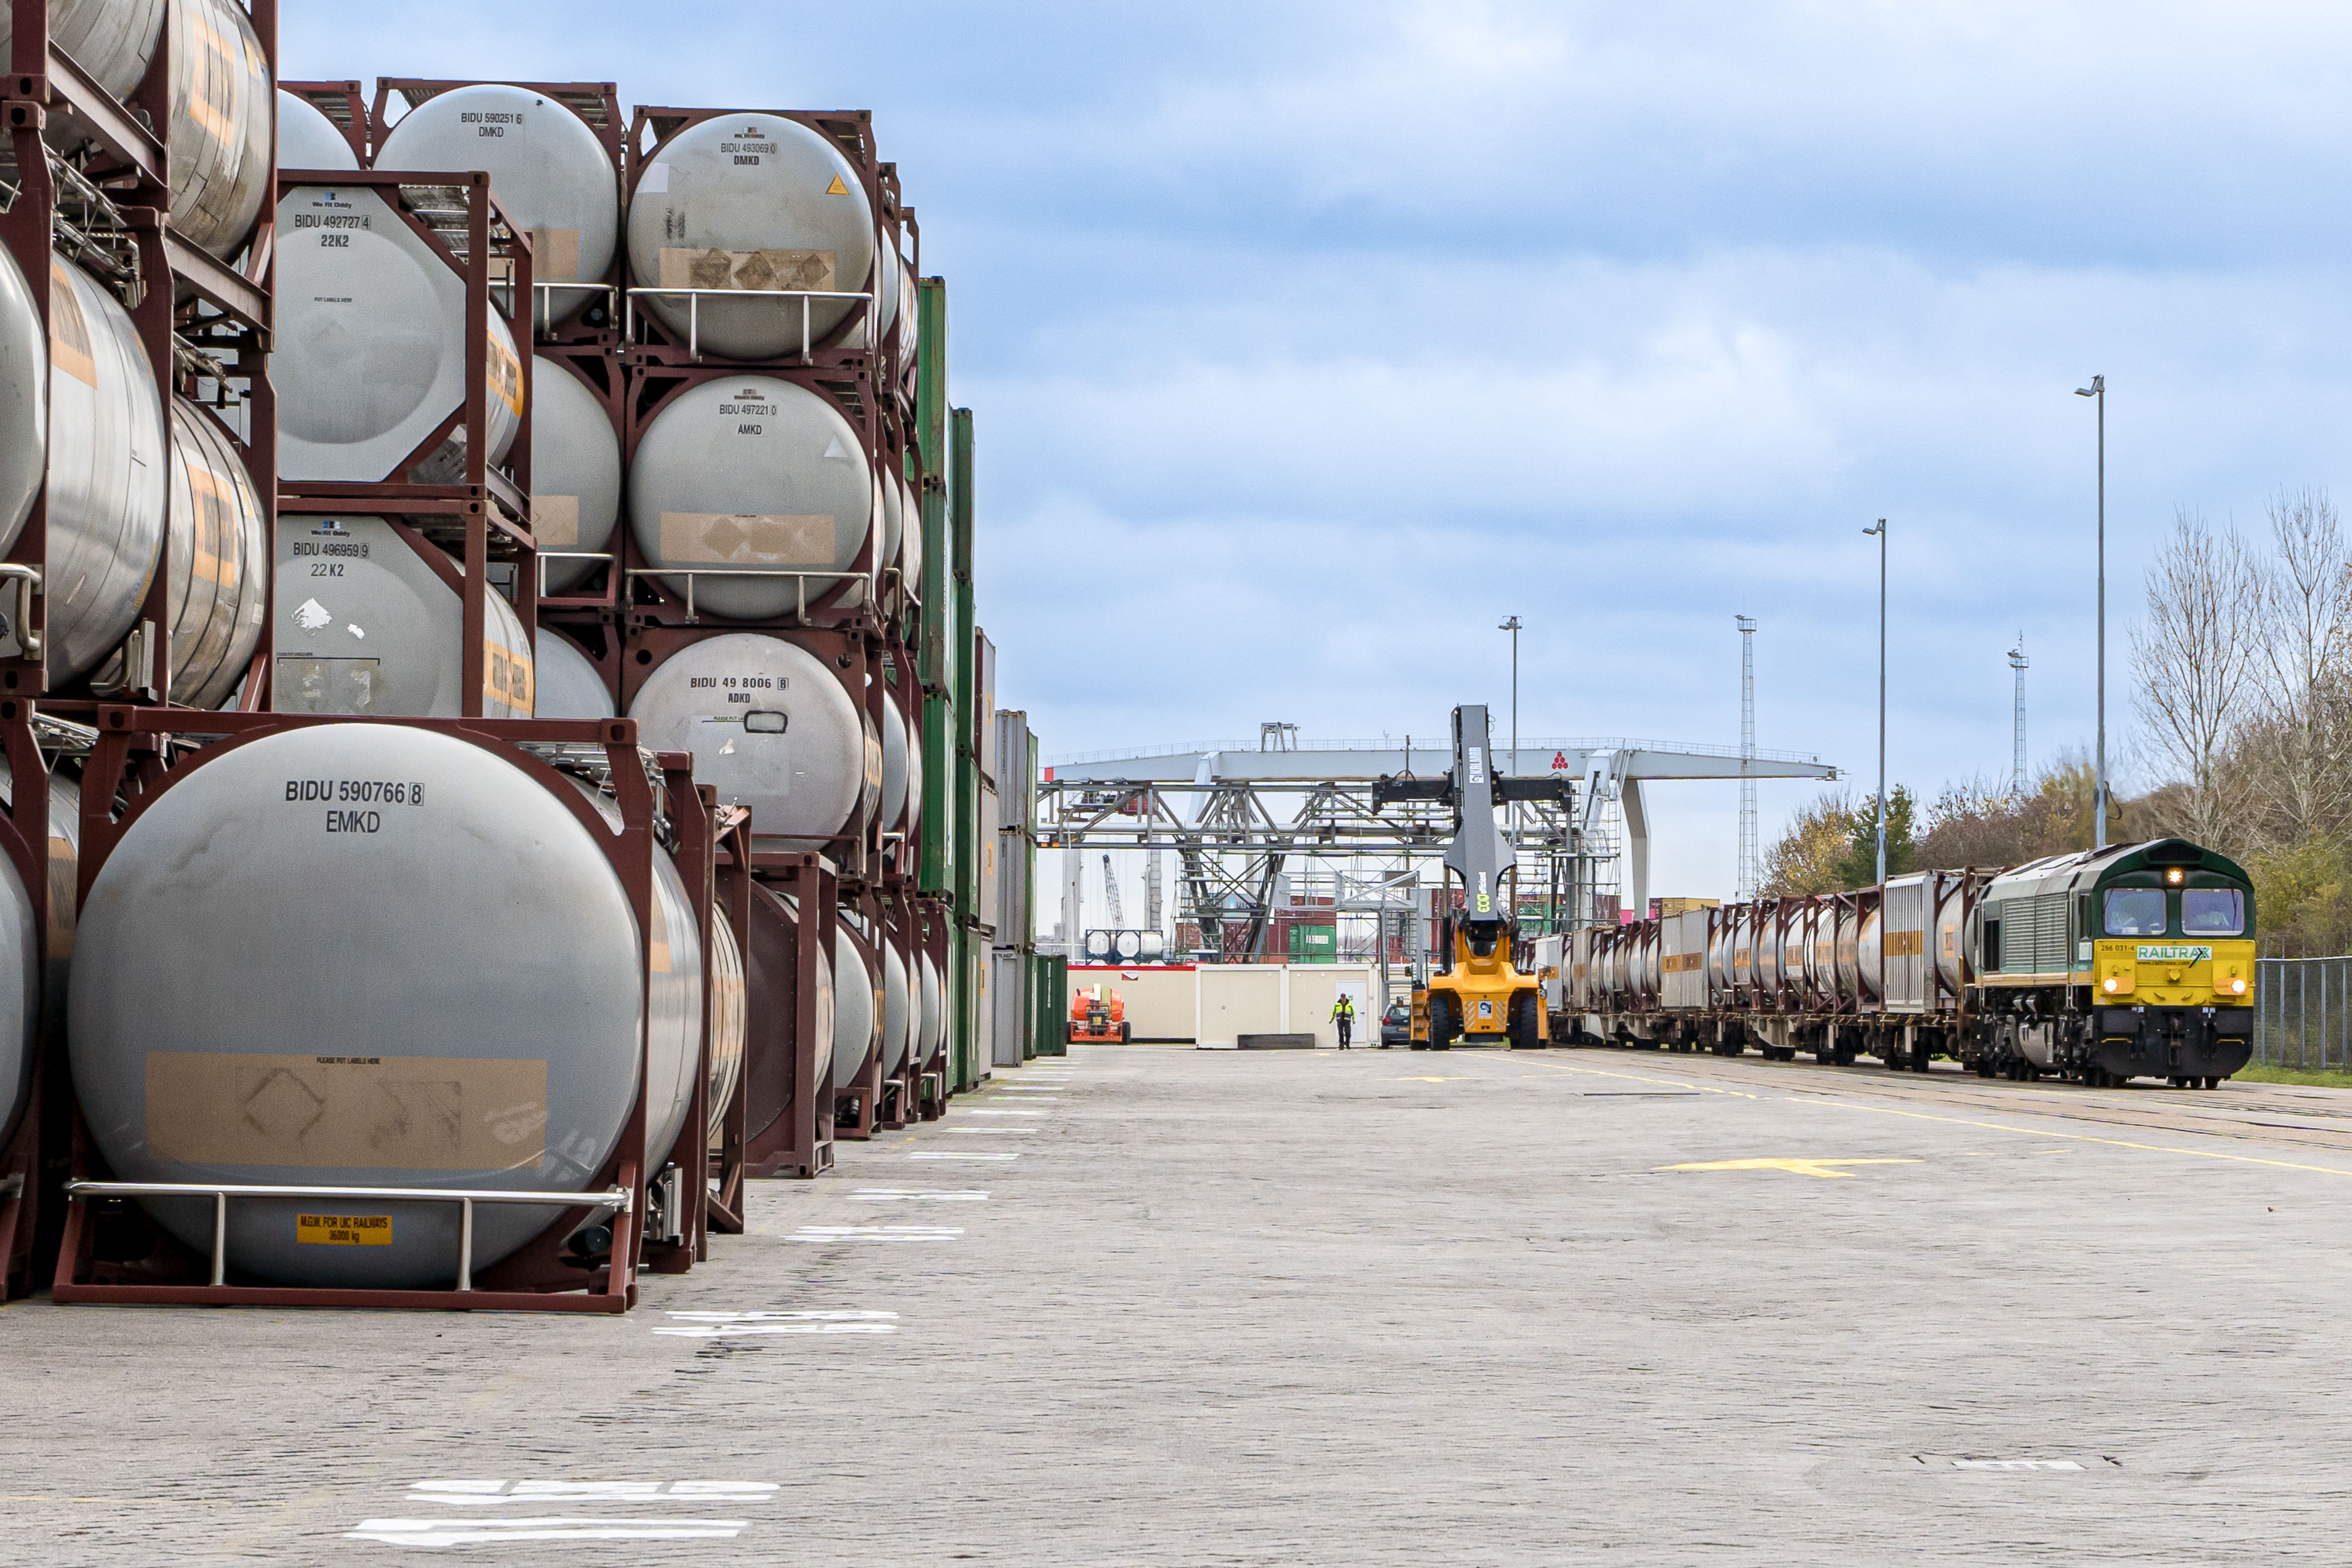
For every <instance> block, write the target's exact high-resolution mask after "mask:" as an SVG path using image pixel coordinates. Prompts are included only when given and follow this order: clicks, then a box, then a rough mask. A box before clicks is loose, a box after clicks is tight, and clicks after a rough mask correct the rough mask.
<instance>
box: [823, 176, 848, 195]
mask: <svg viewBox="0 0 2352 1568" xmlns="http://www.w3.org/2000/svg"><path fill="white" fill-rule="evenodd" d="M824 194H825V195H829V196H845V195H848V194H849V187H848V186H847V185H845V184H842V183H841V176H840V175H839V174H835V176H834V177H833V184H829V185H827V186H825V188H824Z"/></svg>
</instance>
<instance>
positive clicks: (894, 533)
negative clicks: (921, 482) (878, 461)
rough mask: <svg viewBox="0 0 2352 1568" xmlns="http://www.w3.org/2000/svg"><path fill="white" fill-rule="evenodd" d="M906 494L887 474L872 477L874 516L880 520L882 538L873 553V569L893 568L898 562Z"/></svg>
mask: <svg viewBox="0 0 2352 1568" xmlns="http://www.w3.org/2000/svg"><path fill="white" fill-rule="evenodd" d="M906 499H907V492H906V491H905V490H904V489H900V488H899V485H898V480H897V479H894V478H893V477H892V476H890V475H888V474H883V473H877V474H876V475H875V476H874V515H875V516H877V517H878V518H880V519H881V520H882V536H881V538H880V540H879V541H877V544H876V548H875V552H874V568H875V570H876V571H877V572H878V571H880V570H881V569H882V568H883V567H885V566H895V565H897V564H898V545H899V542H900V540H901V538H902V537H903V532H904V530H905V527H906V520H907V508H906Z"/></svg>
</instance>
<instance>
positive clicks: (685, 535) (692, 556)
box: [661, 511, 835, 567]
mask: <svg viewBox="0 0 2352 1568" xmlns="http://www.w3.org/2000/svg"><path fill="white" fill-rule="evenodd" d="M834 551H835V546H834V517H833V514H832V513H831V512H824V513H822V514H817V513H812V514H809V515H807V516H799V517H784V516H764V517H763V516H755V515H752V514H751V513H747V512H708V511H666V512H664V513H662V514H661V553H662V564H664V565H667V566H684V565H689V564H691V563H695V562H698V561H709V562H715V563H730V562H731V563H736V564H739V565H750V566H820V567H822V566H830V565H832V564H833V561H834Z"/></svg>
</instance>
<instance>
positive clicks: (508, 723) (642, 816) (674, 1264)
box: [0, 706, 733, 1312]
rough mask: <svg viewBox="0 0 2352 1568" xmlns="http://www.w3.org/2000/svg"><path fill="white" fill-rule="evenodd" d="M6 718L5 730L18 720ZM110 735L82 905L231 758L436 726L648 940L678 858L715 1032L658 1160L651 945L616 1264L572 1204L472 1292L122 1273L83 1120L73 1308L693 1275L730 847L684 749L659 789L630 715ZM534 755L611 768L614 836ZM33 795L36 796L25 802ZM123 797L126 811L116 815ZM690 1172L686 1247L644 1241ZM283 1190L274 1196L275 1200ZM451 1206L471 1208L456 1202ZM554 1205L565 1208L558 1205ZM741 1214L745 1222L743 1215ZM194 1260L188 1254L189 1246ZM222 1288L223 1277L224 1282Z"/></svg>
mask: <svg viewBox="0 0 2352 1568" xmlns="http://www.w3.org/2000/svg"><path fill="white" fill-rule="evenodd" d="M97 718H98V736H97V739H96V742H94V744H93V746H92V749H91V752H90V756H89V763H88V764H87V766H86V768H85V770H84V775H83V777H84V787H83V792H82V801H83V805H82V822H81V828H82V851H81V860H80V867H79V887H78V889H77V902H78V903H79V901H80V900H87V899H88V897H89V890H90V888H91V887H92V885H93V884H94V883H95V881H96V880H97V878H98V875H99V873H100V871H101V870H102V869H103V868H104V867H105V864H106V860H107V858H108V857H109V856H110V854H111V853H112V851H113V849H114V848H115V847H116V846H117V845H118V844H120V843H121V839H122V837H123V835H124V834H126V833H127V832H128V831H129V830H130V828H131V825H132V824H133V823H134V822H136V821H137V820H138V817H139V816H140V814H141V813H142V812H143V811H144V810H145V809H146V808H147V807H148V806H149V805H152V804H153V803H154V802H155V801H156V800H157V799H159V798H161V797H162V796H163V794H164V793H166V792H167V791H168V790H169V789H170V788H171V787H172V786H173V784H175V783H176V782H177V781H178V780H180V779H182V778H184V777H186V776H188V775H189V774H190V773H193V772H194V770H195V769H197V768H199V767H202V766H203V765H204V764H205V763H207V762H209V761H211V760H212V759H214V758H215V757H218V756H224V755H226V754H228V753H229V752H233V751H235V750H236V749H237V748H238V747H240V746H242V745H245V744H247V743H249V742H252V741H254V740H257V739H259V738H261V737H264V736H267V735H271V734H277V733H282V732H284V731H289V730H296V729H304V728H310V727H313V726H316V725H321V724H351V723H359V724H388V725H399V726H406V727H409V728H414V729H422V730H430V731H434V732H436V733H439V734H443V735H446V736H449V737H451V738H453V739H456V740H459V741H463V742H467V744H469V745H473V746H477V747H479V748H480V749H482V750H483V751H486V752H492V753H493V754H495V755H497V756H499V758H500V759H501V760H502V761H505V762H507V763H510V764H512V765H513V766H515V767H517V768H519V769H520V770H521V771H522V772H524V773H527V774H529V775H530V777H531V778H532V779H533V780H534V781H535V782H537V783H538V784H541V786H542V787H543V788H545V789H546V790H547V791H548V792H549V794H550V795H553V796H554V797H555V798H556V799H557V800H559V801H561V802H562V803H563V805H564V806H565V808H566V809H568V810H569V811H571V812H572V815H573V816H576V817H578V818H579V819H580V821H581V824H582V826H583V827H585V828H587V829H588V830H589V832H590V835H591V837H593V839H594V841H595V842H596V843H597V845H598V847H600V848H601V849H602V850H603V851H604V855H605V856H606V857H607V858H608V859H609V860H610V862H611V864H612V867H613V870H614V874H615V875H616V876H617V877H618V878H619V879H620V881H621V885H622V888H623V889H624V890H625V894H626V896H627V898H628V900H629V905H630V909H631V910H632V911H633V913H634V914H635V917H636V921H637V929H638V930H639V931H649V930H651V929H652V926H653V920H654V903H655V897H656V895H655V890H654V884H655V871H654V864H653V858H654V857H655V856H656V855H660V854H663V853H666V852H667V853H670V854H671V855H672V858H673V859H674V861H675V862H676V864H677V869H678V872H679V874H680V876H681V877H682V878H683V879H684V880H685V882H686V886H687V890H688V897H689V898H690V899H692V900H693V901H694V903H695V906H696V908H697V909H698V910H699V911H700V917H699V919H700V926H701V931H702V934H703V936H704V939H705V940H704V944H703V950H702V951H703V964H704V970H703V984H704V1021H703V1030H702V1037H701V1043H700V1049H699V1053H698V1060H697V1063H696V1072H695V1078H694V1084H695V1089H694V1095H693V1101H692V1105H691V1107H690V1109H689V1110H688V1115H687V1118H686V1121H685V1124H684V1126H683V1127H681V1128H680V1130H679V1131H678V1135H677V1142H676V1143H675V1144H673V1145H672V1147H671V1148H669V1149H667V1150H661V1151H651V1150H648V1149H647V1148H646V1136H647V1127H646V1116H647V1108H646V1085H647V1083H648V1082H649V1081H650V1073H649V1071H648V1068H649V1066H650V1063H649V1059H648V1057H647V1055H646V1053H647V1052H648V1051H649V1050H650V1043H649V1031H648V1029H647V1027H646V1024H647V1019H646V1012H645V1009H646V1006H647V1005H648V1001H647V999H648V998H649V997H650V995H651V979H652V969H651V965H652V964H653V962H654V950H653V944H652V943H650V942H643V943H641V951H642V953H643V962H644V963H645V964H646V971H645V973H643V974H642V975H641V977H640V979H641V982H642V984H641V985H640V989H639V1002H638V1007H639V1016H638V1039H639V1045H638V1050H639V1053H640V1054H639V1062H638V1075H637V1092H636V1097H635V1101H634V1103H633V1104H632V1105H631V1107H630V1110H629V1114H628V1118H627V1121H626V1122H625V1124H624V1127H623V1130H622V1133H621V1137H620V1141H619V1142H618V1144H617V1146H616V1147H615V1148H614V1152H613V1153H612V1154H611V1156H610V1157H609V1158H608V1159H607V1160H606V1162H605V1163H604V1168H603V1169H602V1170H600V1171H599V1173H598V1174H597V1177H596V1180H595V1182H593V1183H592V1184H591V1185H592V1186H593V1187H604V1186H610V1187H614V1188H617V1189H618V1190H619V1192H620V1193H621V1194H623V1195H624V1196H625V1199H626V1202H625V1204H623V1205H621V1206H620V1207H619V1209H618V1210H617V1212H615V1213H614V1218H613V1245H612V1250H611V1252H610V1253H609V1255H608V1256H607V1258H606V1261H605V1263H604V1266H603V1267H602V1268H594V1267H591V1268H586V1269H583V1268H578V1267H575V1266H573V1265H572V1264H571V1263H569V1262H567V1261H566V1260H565V1258H563V1257H562V1245H563V1242H564V1240H565V1238H566V1237H569V1236H570V1235H571V1234H572V1231H573V1230H574V1229H575V1228H576V1227H577V1226H579V1225H581V1224H583V1223H584V1222H585V1221H586V1220H587V1219H588V1218H590V1217H593V1215H594V1214H595V1213H597V1212H600V1210H601V1208H602V1207H603V1206H604V1205H572V1206H567V1207H564V1208H563V1209H562V1212H560V1213H559V1214H558V1215H556V1216H555V1218H554V1219H553V1220H552V1221H551V1224H550V1225H549V1226H548V1227H547V1228H546V1229H545V1230H543V1231H541V1233H540V1235H539V1237H538V1238H537V1239H536V1240H534V1241H531V1242H530V1243H527V1244H526V1245H525V1246H524V1247H522V1248H520V1250H519V1251H517V1252H516V1253H514V1254H513V1255H512V1256H510V1257H509V1258H506V1259H504V1260H503V1261H501V1262H499V1264H497V1265H496V1266H494V1267H493V1268H490V1269H488V1270H487V1271H486V1272H485V1273H484V1274H483V1276H482V1277H481V1278H479V1279H474V1280H471V1281H470V1283H471V1284H472V1287H473V1288H472V1289H462V1290H431V1289H417V1290H410V1289H315V1288H309V1287H298V1286H250V1285H234V1284H228V1283H226V1282H225V1281H224V1282H220V1283H215V1282H212V1278H207V1279H205V1282H203V1283H194V1282H191V1281H190V1279H189V1276H190V1275H191V1274H192V1273H199V1272H203V1270H202V1269H200V1268H192V1267H191V1266H192V1265H196V1264H201V1263H203V1262H204V1260H202V1259H198V1258H194V1257H193V1256H192V1255H191V1256H189V1257H185V1258H179V1259H177V1260H176V1265H177V1266H176V1268H174V1267H173V1264H174V1260H173V1258H171V1257H170V1255H171V1254H172V1252H173V1249H174V1247H176V1244H175V1243H173V1242H172V1241H171V1240H170V1238H169V1237H166V1236H163V1235H162V1234H161V1233H160V1232H159V1233H158V1247H159V1250H160V1251H161V1252H162V1253H163V1254H164V1255H165V1258H164V1262H163V1265H161V1266H152V1265H145V1264H142V1265H136V1266H123V1265H114V1264H109V1263H105V1262H102V1261H100V1259H99V1258H97V1257H96V1255H95V1235H96V1227H95V1225H94V1223H93V1222H92V1220H91V1216H90V1201H92V1200H97V1199H102V1198H103V1197H105V1196H106V1195H107V1194H105V1193H104V1191H103V1185H102V1184H105V1183H107V1182H108V1180H109V1176H110V1173H108V1172H107V1170H106V1169H105V1166H104V1163H103V1161H102V1160H101V1159H100V1156H99V1154H98V1152H97V1150H96V1148H95V1146H94V1145H93V1143H92V1142H91V1141H90V1139H89V1135H88V1132H87V1131H86V1130H85V1129H84V1128H83V1127H82V1126H81V1124H80V1120H79V1116H78V1115H77V1116H76V1118H75V1120H74V1129H73V1136H72V1142H71V1179H72V1181H73V1182H75V1183H79V1184H101V1185H100V1186H99V1187H97V1188H90V1187H85V1188H84V1189H83V1191H82V1193H80V1194H76V1195H77V1196H78V1197H79V1199H80V1201H74V1202H71V1203H70V1204H69V1206H68V1212H67V1215H66V1222H65V1232H64V1236H63V1237H62V1241H61V1245H60V1247H59V1249H58V1260H57V1270H56V1278H55V1279H54V1281H53V1284H52V1287H51V1293H52V1295H53V1297H54V1299H55V1300H58V1301H62V1302H108V1303H114V1304H136V1305H158V1306H257V1307H399V1308H416V1309H433V1310H481V1309H487V1310H505V1311H518V1310H531V1311H554V1312H625V1311H626V1310H629V1308H630V1307H632V1306H634V1305H635V1301H636V1295H637V1289H636V1277H637V1276H638V1274H640V1273H643V1272H652V1273H684V1272H686V1271H687V1270H688V1269H689V1268H692V1267H693V1265H694V1263H695V1262H696V1260H697V1259H698V1258H704V1257H707V1256H708V1249H709V1224H708V1222H709V1201H710V1189H709V1179H708V1174H707V1173H708V1163H709V1128H710V1120H711V1117H710V1106H709V1083H710V1038H709V1008H710V1005H711V1002H710V997H711V990H712V987H711V984H710V982H711V971H710V963H711V945H710V942H709V934H710V927H711V922H712V919H713V916H712V909H713V893H714V889H713V871H714V868H715V861H716V856H717V852H718V844H717V839H718V825H717V824H716V823H715V822H714V820H713V817H712V816H711V813H710V810H709V807H708V805H707V803H706V802H705V800H704V799H703V796H702V795H701V793H700V792H699V791H698V789H697V788H696V787H695V785H694V783H693V779H692V774H691V771H690V768H691V762H690V759H689V758H688V757H687V756H686V755H685V754H684V753H679V752H669V753H664V754H662V755H661V756H660V757H659V758H658V759H656V766H657V768H658V771H659V775H660V776H659V782H658V784H656V781H655V780H654V779H653V778H651V777H648V771H647V768H646V756H645V753H643V752H639V750H638V749H637V744H636V740H637V733H636V725H635V723H634V722H632V721H629V720H626V719H613V720H598V721H583V720H554V719H542V720H512V719H509V720H492V721H481V720H476V721H466V720H446V719H415V718H376V717H352V716H347V715H341V714H260V713H256V714H218V715H215V716H213V717H211V718H209V719H207V720H206V721H205V722H206V724H207V725H208V726H211V727H214V732H215V734H217V735H218V736H219V739H217V740H215V741H214V742H210V743H207V744H205V745H204V746H198V747H189V746H182V745H180V744H178V743H177V742H175V740H174V731H177V730H180V729H182V728H184V726H185V723H186V721H185V720H184V719H177V718H174V717H173V715H172V714H171V713H170V712H168V711H166V710H155V709H142V708H131V707H121V706H106V707H102V708H100V710H99V711H98V714H97ZM0 719H5V713H0ZM534 744H537V745H545V746H560V747H565V748H572V749H576V752H575V753H574V754H575V755H578V756H580V757H581V758H582V759H583V761H584V760H586V759H588V758H592V757H601V759H602V763H603V765H604V767H605V768H606V769H607V770H608V773H609V777H610V779H611V782H612V784H613V787H614V795H615V797H616V800H617V803H618V805H619V809H620V814H621V817H622V822H623V828H622V831H621V833H620V834H619V835H618V836H614V834H613V833H612V832H611V830H610V828H609V827H608V826H606V825H605V822H604V817H603V816H601V815H600V814H599V813H598V811H597V809H596V807H595V806H594V805H593V804H592V803H591V802H590V801H589V800H588V799H587V798H586V797H585V796H583V795H581V794H580V792H579V791H577V790H575V789H573V788H572V787H571V785H570V784H568V783H567V782H566V776H565V774H564V773H562V772H560V771H559V770H558V769H557V767H556V766H555V765H554V764H553V763H551V762H550V761H548V760H547V759H546V758H544V757H542V756H541V755H540V754H539V753H538V752H534V751H532V750H530V749H529V748H530V746H532V745H534ZM17 793H19V794H23V793H26V792H23V791H19V792H17ZM118 795H120V797H121V799H122V800H123V801H124V802H125V805H124V807H123V809H122V811H121V815H120V816H117V815H116V814H115V811H114V802H115V800H116V799H117V797H118ZM664 818H666V819H667V823H668V825H669V827H670V830H671V833H672V835H673V836H674V837H675V840H676V844H677V847H676V849H675V850H673V851H665V850H664V848H663V847H662V844H661V821H662V819H664ZM672 1166H674V1167H676V1168H677V1170H679V1171H680V1172H682V1173H692V1175H693V1177H694V1178H695V1179H693V1180H691V1181H684V1182H680V1183H678V1184H676V1188H677V1191H678V1192H679V1194H681V1196H682V1198H684V1200H685V1202H684V1205H683V1208H682V1210H681V1212H680V1213H679V1214H677V1215H672V1216H669V1222H670V1223H671V1224H672V1225H673V1226H676V1228H677V1230H678V1231H680V1232H681V1237H680V1239H678V1240H677V1241H674V1242H656V1241H650V1240H647V1239H646V1218H647V1217H649V1215H650V1214H651V1212H652V1205H651V1201H650V1199H651V1188H652V1186H653V1185H654V1179H655V1178H656V1177H657V1176H658V1175H660V1174H661V1173H662V1172H663V1171H665V1170H666V1169H667V1168H670V1167H672ZM273 1190H275V1189H273ZM448 1195H449V1196H450V1197H451V1198H453V1199H455V1198H458V1197H462V1196H463V1195H464V1194H462V1193H457V1192H452V1193H451V1194H448ZM549 1206H551V1207H553V1206H555V1205H552V1204H551V1205H549ZM728 1217H730V1218H731V1217H733V1216H732V1215H731V1213H730V1215H729V1216H728ZM178 1250H179V1251H181V1252H183V1253H184V1252H185V1251H186V1249H185V1248H179V1249H178ZM214 1277H215V1278H216V1277H217V1276H216V1274H215V1276H214Z"/></svg>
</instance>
